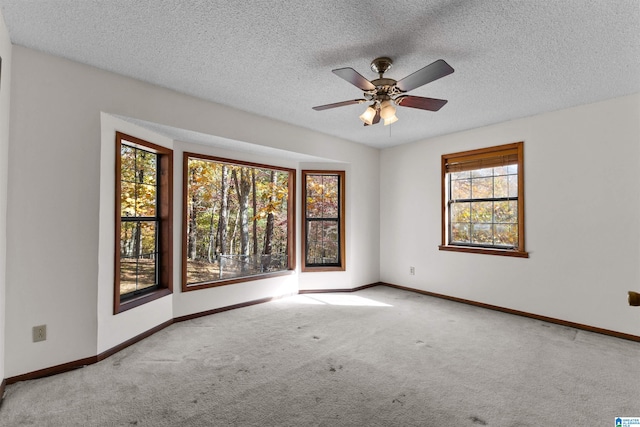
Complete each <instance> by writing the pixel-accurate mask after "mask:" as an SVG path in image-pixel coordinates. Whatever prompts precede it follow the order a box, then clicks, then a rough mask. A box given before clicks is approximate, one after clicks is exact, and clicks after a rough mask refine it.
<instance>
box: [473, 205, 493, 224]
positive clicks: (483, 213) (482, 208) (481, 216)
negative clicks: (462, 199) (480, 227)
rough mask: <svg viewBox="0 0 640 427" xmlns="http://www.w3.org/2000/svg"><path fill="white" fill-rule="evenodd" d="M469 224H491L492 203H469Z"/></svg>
mask: <svg viewBox="0 0 640 427" xmlns="http://www.w3.org/2000/svg"><path fill="white" fill-rule="evenodd" d="M471 222H473V223H491V222H493V202H473V203H471Z"/></svg>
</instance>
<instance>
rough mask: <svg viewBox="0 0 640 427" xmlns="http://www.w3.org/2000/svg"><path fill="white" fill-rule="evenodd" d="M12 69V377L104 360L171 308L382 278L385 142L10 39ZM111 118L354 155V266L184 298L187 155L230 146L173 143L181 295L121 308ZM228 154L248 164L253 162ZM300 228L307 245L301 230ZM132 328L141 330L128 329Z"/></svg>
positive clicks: (190, 309)
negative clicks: (366, 142)
mask: <svg viewBox="0 0 640 427" xmlns="http://www.w3.org/2000/svg"><path fill="white" fill-rule="evenodd" d="M13 67H14V68H13V69H14V70H15V72H14V73H13V76H14V79H13V83H12V95H13V97H12V104H11V122H10V125H11V137H10V144H9V158H10V159H11V162H10V167H9V190H8V212H7V229H8V231H7V301H9V304H7V311H6V325H7V327H6V349H7V350H6V352H5V354H6V371H5V377H12V376H15V375H20V374H23V373H28V372H32V371H35V370H38V369H43V368H47V367H51V366H55V365H57V364H61V363H66V362H71V361H75V360H78V359H82V358H84V357H89V356H94V355H96V354H99V353H101V352H103V351H105V350H107V349H109V348H112V347H113V346H114V345H116V344H118V343H120V342H122V341H124V340H126V339H128V338H131V337H132V336H135V335H137V334H138V333H140V332H142V331H143V330H147V329H149V328H150V327H153V326H155V324H159V323H161V322H162V321H163V320H164V319H168V318H170V317H171V316H173V317H177V316H182V315H186V314H191V313H197V312H200V311H203V310H210V309H214V308H218V307H222V306H226V305H230V304H237V303H240V302H245V301H251V300H255V299H259V298H263V297H267V296H273V295H276V294H278V293H279V292H282V291H283V290H285V291H286V290H290V289H297V288H300V287H302V288H305V289H313V288H327V287H331V288H336V287H341V288H352V287H357V286H361V285H365V284H369V283H373V282H377V281H378V278H379V265H378V260H379V259H378V257H379V234H378V213H377V211H378V205H379V199H378V197H377V194H376V192H375V191H373V192H372V191H371V189H372V188H374V189H377V187H378V167H379V151H378V150H375V149H372V148H368V147H364V146H362V145H359V144H354V143H351V142H348V141H344V140H340V139H336V138H333V137H329V136H326V135H322V134H319V133H316V132H312V131H309V130H306V129H303V128H298V127H294V126H291V125H288V124H285V123H282V122H277V121H274V120H270V119H267V118H264V117H259V116H255V115H252V114H248V113H244V112H241V111H238V110H234V109H231V108H227V107H224V106H221V105H217V104H212V103H209V102H205V101H203V100H200V99H197V98H193V97H189V96H185V95H181V94H178V93H176V92H173V91H170V90H167V89H163V88H159V87H156V86H152V85H148V84H145V83H142V82H139V81H136V80H133V79H129V78H126V77H122V76H119V75H115V74H113V73H109V72H106V71H101V70H98V69H95V68H92V67H88V66H84V65H81V64H78V63H74V62H71V61H67V60H64V59H61V58H56V57H53V56H49V55H46V54H42V53H39V52H36V51H34V50H31V49H27V48H23V47H19V46H14V47H13ZM103 112H104V113H108V114H102V113H103ZM112 115H118V116H127V117H133V118H136V119H140V120H145V121H149V122H154V123H160V124H163V125H169V126H174V127H177V128H182V129H188V130H191V131H196V132H201V133H205V134H211V135H217V136H221V137H224V138H228V139H233V140H237V141H244V142H249V143H252V144H256V145H262V146H268V147H273V148H277V149H281V150H287V151H290V152H294V153H302V154H305V155H311V156H317V157H323V158H326V157H329V158H330V159H332V160H334V161H336V162H339V163H344V164H345V165H347V166H346V167H348V168H349V171H350V172H349V173H348V175H347V179H348V186H349V187H348V188H349V192H350V194H347V204H348V212H349V213H348V221H347V230H348V236H347V238H348V243H347V245H348V251H349V252H348V258H347V263H348V270H347V271H346V272H343V273H339V274H333V273H332V274H330V276H331V277H330V279H328V278H327V277H328V276H323V275H318V274H313V275H312V274H309V275H308V276H307V274H308V273H304V274H302V273H301V274H298V273H297V272H296V274H294V275H292V276H285V277H284V278H281V279H269V280H262V281H256V282H251V283H243V284H238V285H231V286H224V287H219V288H213V289H207V290H203V291H194V292H187V293H184V294H183V293H181V292H180V280H179V270H180V264H179V262H180V256H181V253H180V244H179V243H180V234H179V233H180V229H181V227H180V221H181V215H182V212H181V208H180V205H179V203H180V201H181V200H182V199H181V185H180V177H181V157H182V151H183V150H184V149H188V150H189V151H200V152H203V153H209V154H215V155H221V154H222V151H221V150H217V149H215V148H212V147H203V146H194V145H192V144H191V145H190V144H188V143H184V142H182V141H167V140H164V141H161V143H164V144H173V148H174V156H175V158H174V164H175V165H176V168H175V171H174V173H175V180H176V182H175V183H174V184H175V187H174V188H175V192H174V205H175V211H174V218H175V220H176V221H177V222H176V224H174V244H175V248H174V260H175V264H174V272H175V274H176V276H175V277H174V294H173V295H172V296H169V297H165V298H162V299H160V300H157V301H154V302H153V303H151V304H147V305H145V306H143V307H140V308H136V309H132V310H129V311H127V312H125V313H122V314H120V315H118V316H113V315H111V314H110V310H111V309H112V297H111V294H110V283H112V282H111V279H112V276H113V268H112V265H113V264H112V263H111V264H110V259H109V258H108V257H109V256H111V257H112V255H107V254H109V253H112V252H110V251H109V249H108V244H107V240H109V241H111V243H110V244H111V245H113V239H112V238H111V236H110V231H109V229H108V226H107V225H106V224H107V223H106V222H105V221H106V218H108V216H112V212H113V209H112V208H111V210H109V209H110V207H109V204H110V203H112V202H110V201H109V200H110V199H109V197H108V195H106V194H104V195H105V196H106V197H102V196H103V194H102V193H104V192H105V191H106V190H105V188H107V187H105V186H106V185H107V183H108V181H109V180H110V178H109V174H111V173H113V172H112V171H113V169H114V166H113V164H112V163H111V162H112V159H110V158H109V157H108V156H110V155H109V154H105V153H106V151H104V150H105V144H111V143H112V142H104V141H106V140H107V139H108V138H107V136H105V133H104V132H106V133H109V132H110V130H108V129H111V130H113V129H114V128H115V127H123V128H124V127H126V125H125V124H124V123H122V122H118V121H117V120H115V118H114V117H112ZM127 130H129V131H131V133H133V134H134V136H140V137H143V138H145V137H149V136H151V137H154V138H155V137H158V138H160V136H157V135H156V136H154V135H150V134H148V133H145V132H146V131H145V130H141V129H134V128H128V129H127ZM136 132H142V133H145V134H144V135H141V134H139V133H138V134H136ZM105 138H106V139H105ZM152 142H154V141H152ZM226 154H229V155H225V157H230V156H231V157H235V158H237V159H239V160H243V159H248V158H250V157H251V155H250V154H247V153H240V152H238V153H233V152H232V153H226ZM111 156H112V154H111ZM110 163H111V164H110ZM298 166H299V165H298ZM294 167H295V165H294ZM296 169H299V167H296ZM110 171H111V172H110ZM112 182H113V181H112ZM298 186H299V185H298ZM298 191H299V189H298ZM351 198H353V200H352V199H351ZM298 203H299V202H298ZM111 206H112V204H111ZM107 212H108V213H107ZM297 212H298V216H299V213H300V210H299V209H298V210H297ZM299 224H300V223H299V221H298V226H299ZM297 234H298V239H299V228H298V233H297ZM105 248H107V249H105ZM111 259H112V258H111ZM298 262H300V261H299V260H298ZM176 277H177V279H176ZM291 280H294V282H291ZM170 311H171V313H170ZM39 324H47V327H48V339H47V341H44V342H40V343H32V342H31V327H32V326H34V325H39ZM135 325H137V326H135ZM127 326H130V329H124V328H125V327H127Z"/></svg>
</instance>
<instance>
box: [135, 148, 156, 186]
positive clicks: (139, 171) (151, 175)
mask: <svg viewBox="0 0 640 427" xmlns="http://www.w3.org/2000/svg"><path fill="white" fill-rule="evenodd" d="M156 159H157V156H156V154H155V153H150V152H148V151H144V150H137V153H136V182H139V183H143V184H151V185H155V184H156V177H157V175H158V172H157V169H156Z"/></svg>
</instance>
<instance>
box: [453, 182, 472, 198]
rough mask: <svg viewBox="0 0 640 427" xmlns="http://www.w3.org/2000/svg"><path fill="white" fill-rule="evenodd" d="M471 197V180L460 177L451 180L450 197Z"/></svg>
mask: <svg viewBox="0 0 640 427" xmlns="http://www.w3.org/2000/svg"><path fill="white" fill-rule="evenodd" d="M470 198H471V180H469V179H460V180H451V199H453V200H460V199H470Z"/></svg>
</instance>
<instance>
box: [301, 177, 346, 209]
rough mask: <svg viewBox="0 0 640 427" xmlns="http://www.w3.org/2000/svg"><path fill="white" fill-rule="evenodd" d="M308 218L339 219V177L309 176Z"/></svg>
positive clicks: (307, 183) (307, 184)
mask: <svg viewBox="0 0 640 427" xmlns="http://www.w3.org/2000/svg"><path fill="white" fill-rule="evenodd" d="M306 186H307V199H306V204H307V218H337V217H338V211H339V189H338V186H339V177H338V176H337V175H307V182H306Z"/></svg>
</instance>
